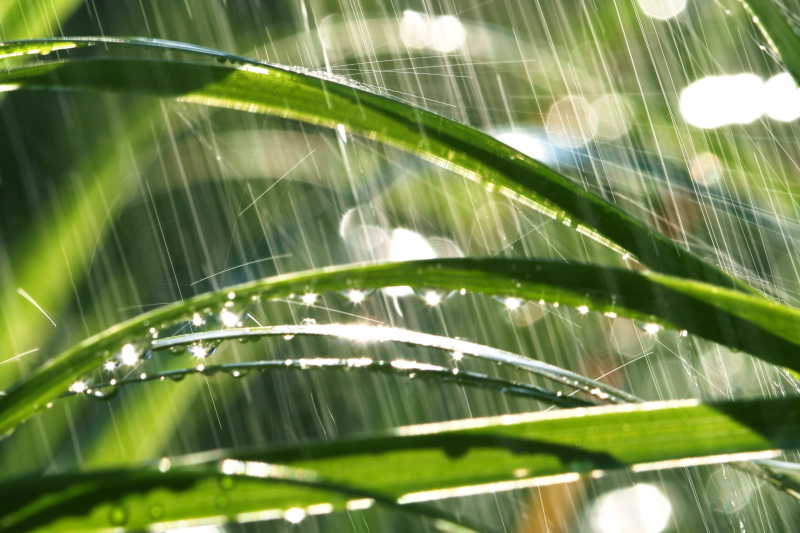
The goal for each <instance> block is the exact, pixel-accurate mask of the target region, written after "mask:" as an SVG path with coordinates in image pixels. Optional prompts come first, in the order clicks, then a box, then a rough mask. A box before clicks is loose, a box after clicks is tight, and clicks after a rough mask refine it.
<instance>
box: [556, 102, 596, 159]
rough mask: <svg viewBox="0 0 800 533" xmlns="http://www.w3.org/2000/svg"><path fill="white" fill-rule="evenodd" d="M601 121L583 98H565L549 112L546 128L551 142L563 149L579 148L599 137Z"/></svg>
mask: <svg viewBox="0 0 800 533" xmlns="http://www.w3.org/2000/svg"><path fill="white" fill-rule="evenodd" d="M598 127H599V119H598V118H597V114H596V113H595V112H594V109H593V108H592V105H591V104H590V103H589V101H588V100H587V99H586V98H584V97H583V96H565V97H564V98H560V99H558V100H556V102H555V103H553V105H551V106H550V109H548V111H547V117H546V118H545V124H544V128H545V131H546V132H547V138H548V139H550V142H552V143H553V144H555V145H556V146H559V147H561V148H579V147H581V146H584V145H585V144H587V143H589V142H590V141H591V140H592V139H594V138H595V136H596V135H597V129H598Z"/></svg>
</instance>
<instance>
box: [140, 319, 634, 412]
mask: <svg viewBox="0 0 800 533" xmlns="http://www.w3.org/2000/svg"><path fill="white" fill-rule="evenodd" d="M295 335H317V336H323V337H336V338H340V339H345V340H350V341H356V342H358V343H368V342H394V343H405V344H409V345H411V346H418V347H424V348H433V349H436V350H445V351H448V352H451V353H460V354H461V355H466V356H471V357H476V358H479V359H484V360H487V361H492V362H495V363H499V364H505V365H510V366H514V367H516V368H521V369H524V370H526V371H528V372H530V373H531V374H534V375H537V376H540V377H543V378H546V379H549V380H551V381H553V382H555V383H559V384H561V385H566V386H568V387H570V388H574V389H576V390H579V391H581V392H584V393H586V394H588V395H590V396H595V397H596V398H597V399H599V400H611V401H613V402H617V403H625V402H632V401H636V397H634V396H633V395H631V394H628V393H626V392H625V391H622V390H619V389H617V388H615V387H612V386H610V385H606V384H605V383H601V382H599V381H595V380H593V379H589V378H587V377H584V376H581V375H580V374H576V373H574V372H570V371H569V370H565V369H563V368H560V367H557V366H554V365H551V364H549V363H545V362H543V361H537V360H536V359H533V358H530V357H523V356H521V355H517V354H515V353H511V352H507V351H505V350H500V349H498V348H493V347H491V346H485V345H483V344H476V343H474V342H467V341H464V340H460V339H452V338H450V337H442V336H439V335H430V334H428V333H421V332H418V331H411V330H408V329H401V328H391V327H378V326H370V325H364V324H300V325H293V324H292V325H274V326H261V327H250V328H228V329H223V330H211V331H203V332H198V333H188V334H185V335H178V336H175V337H168V338H164V339H156V340H154V341H153V342H152V344H151V345H150V347H151V348H152V349H153V350H159V349H165V348H174V347H178V346H185V347H187V346H191V345H193V344H201V345H202V344H203V343H212V344H214V343H217V342H219V341H223V340H228V339H239V340H247V339H254V338H258V337H268V336H290V337H294V336H295Z"/></svg>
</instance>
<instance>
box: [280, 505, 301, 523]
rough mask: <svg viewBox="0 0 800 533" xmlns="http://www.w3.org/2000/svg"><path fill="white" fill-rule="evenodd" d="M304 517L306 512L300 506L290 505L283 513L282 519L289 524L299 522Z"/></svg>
mask: <svg viewBox="0 0 800 533" xmlns="http://www.w3.org/2000/svg"><path fill="white" fill-rule="evenodd" d="M305 517H306V512H305V510H303V509H302V508H300V507H292V508H291V509H287V510H286V511H285V512H284V513H283V519H284V520H286V521H287V522H289V523H291V524H299V523H300V522H302V521H303V520H304V519H305Z"/></svg>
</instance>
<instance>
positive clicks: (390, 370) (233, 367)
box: [63, 357, 594, 407]
mask: <svg viewBox="0 0 800 533" xmlns="http://www.w3.org/2000/svg"><path fill="white" fill-rule="evenodd" d="M298 370H302V371H314V370H317V371H320V370H324V371H330V370H342V371H347V372H348V373H352V372H369V373H373V374H374V373H380V374H387V375H395V376H404V377H413V378H414V379H423V380H428V381H433V382H435V383H455V384H457V385H463V386H467V387H475V388H477V389H483V390H492V391H497V392H499V393H501V394H508V395H511V396H519V397H522V398H529V399H534V400H539V401H542V402H545V403H548V404H551V405H556V406H559V407H586V406H589V405H594V404H593V403H592V402H588V401H585V400H581V399H579V398H573V397H571V396H569V395H564V394H559V393H555V392H551V391H549V390H547V389H543V388H542V387H537V386H535V385H530V384H527V383H519V382H514V381H508V380H504V379H498V378H493V377H490V376H487V375H486V374H481V373H478V372H471V371H469V370H460V369H451V368H446V367H443V366H439V365H433V364H430V363H422V362H419V361H412V360H408V359H393V360H391V361H382V360H376V359H371V358H369V357H348V358H346V359H342V358H338V357H303V358H301V359H281V360H266V361H246V362H243V363H226V364H221V365H206V364H202V363H201V364H198V365H197V366H195V367H192V368H180V369H176V370H166V371H164V372H154V373H150V374H147V375H146V376H145V377H144V378H141V377H135V378H129V379H120V380H115V381H114V383H110V382H105V383H90V384H87V387H88V388H87V391H86V393H85V394H87V395H89V396H90V397H95V398H100V399H107V398H109V397H111V396H113V394H114V393H115V392H116V391H117V389H118V388H119V387H124V386H127V385H136V384H139V383H146V382H148V381H165V380H172V381H180V380H182V379H183V378H184V377H186V376H189V375H192V374H202V375H205V376H213V375H216V374H220V373H222V374H228V375H230V376H232V377H234V378H240V377H243V376H245V375H247V373H248V372H250V371H258V372H276V371H277V372H284V371H298ZM109 391H110V392H109ZM77 395H78V393H75V392H71V391H70V392H67V393H65V394H64V395H63V396H65V397H66V396H77Z"/></svg>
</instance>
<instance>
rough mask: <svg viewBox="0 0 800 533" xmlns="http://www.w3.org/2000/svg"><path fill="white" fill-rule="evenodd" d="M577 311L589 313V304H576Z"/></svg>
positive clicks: (583, 313)
mask: <svg viewBox="0 0 800 533" xmlns="http://www.w3.org/2000/svg"><path fill="white" fill-rule="evenodd" d="M577 309H578V313H580V314H582V315H585V314H588V313H589V306H588V305H579V306H578V308H577Z"/></svg>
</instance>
